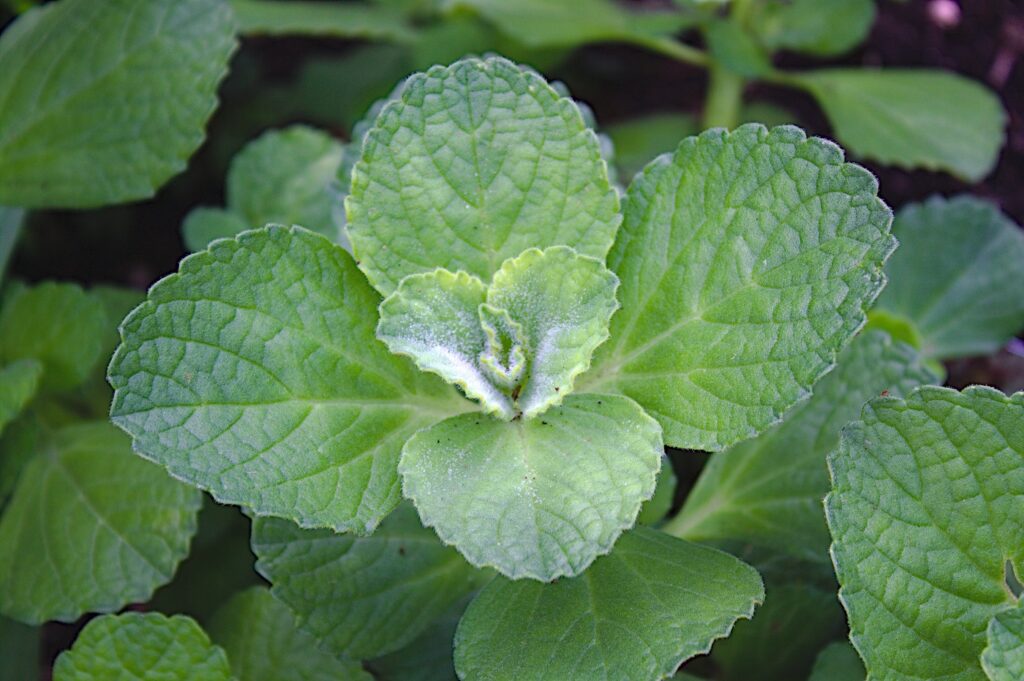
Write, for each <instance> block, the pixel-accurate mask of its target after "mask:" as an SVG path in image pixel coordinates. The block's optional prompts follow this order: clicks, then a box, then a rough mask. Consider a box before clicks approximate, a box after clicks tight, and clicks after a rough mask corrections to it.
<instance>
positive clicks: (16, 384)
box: [0, 359, 43, 433]
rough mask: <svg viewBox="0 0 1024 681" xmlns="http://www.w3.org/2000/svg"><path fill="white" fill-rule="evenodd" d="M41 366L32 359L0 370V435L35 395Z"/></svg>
mask: <svg viewBox="0 0 1024 681" xmlns="http://www.w3.org/2000/svg"><path fill="white" fill-rule="evenodd" d="M42 373H43V365H42V364H40V363H39V362H37V361H35V360H32V359H22V360H18V361H16V362H12V363H11V364H8V365H7V366H5V367H3V368H2V369H0V433H3V431H4V427H5V426H6V425H7V424H8V423H10V422H11V420H12V419H14V417H16V416H17V415H18V414H19V413H21V410H22V409H24V408H25V405H26V404H28V402H29V400H31V399H32V397H33V396H34V395H35V394H36V388H38V386H39V376H40V374H42Z"/></svg>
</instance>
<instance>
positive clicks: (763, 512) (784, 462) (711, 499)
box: [665, 331, 936, 572]
mask: <svg viewBox="0 0 1024 681" xmlns="http://www.w3.org/2000/svg"><path fill="white" fill-rule="evenodd" d="M935 378H936V377H935V376H934V375H933V374H932V373H931V372H930V371H929V370H928V369H926V368H925V367H924V366H923V365H922V360H921V357H920V356H919V355H918V354H917V353H916V352H914V351H913V350H912V349H911V348H909V347H908V346H906V345H904V344H902V343H893V342H892V341H890V340H889V337H888V336H887V335H886V334H884V333H881V332H878V331H873V332H869V333H863V334H861V335H859V336H857V338H855V339H854V340H853V342H852V343H850V345H849V347H847V348H846V350H844V351H843V352H842V354H840V355H839V359H838V362H837V365H836V368H835V370H834V371H833V372H832V373H830V374H829V375H827V376H825V378H823V379H821V382H820V383H818V385H816V386H815V388H814V394H813V395H811V397H810V399H808V400H807V401H806V402H804V403H803V404H800V405H797V406H796V407H795V408H794V409H793V411H792V412H791V413H790V414H789V416H787V417H786V420H785V421H783V422H782V423H781V424H779V425H778V426H776V427H775V428H773V429H771V430H769V431H767V432H765V433H762V434H761V435H759V436H758V437H756V438H754V439H753V440H748V441H746V442H741V443H739V444H737V445H735V446H733V447H731V448H729V449H728V450H726V451H724V452H721V453H719V454H716V455H714V456H712V457H711V460H710V461H709V462H708V464H707V465H706V466H705V467H704V470H703V471H701V475H700V478H698V480H697V484H696V485H695V486H694V488H693V491H691V492H690V494H689V496H687V498H686V503H685V504H684V506H683V509H682V511H680V513H679V515H678V516H676V517H675V518H674V519H673V520H672V521H670V522H669V523H668V524H667V525H666V526H665V531H666V532H669V533H671V534H674V535H676V536H678V537H682V538H683V539H689V540H691V541H709V540H710V541H718V542H723V541H734V542H739V543H742V544H753V545H754V546H757V547H759V548H762V549H765V550H767V551H770V552H772V553H773V554H785V555H788V556H791V557H794V558H797V559H800V560H805V561H810V562H812V563H818V564H821V565H824V566H827V571H828V572H831V561H830V559H829V555H828V545H829V541H830V540H829V535H828V528H827V527H826V526H825V517H824V514H823V513H822V505H821V501H822V499H824V498H825V494H827V493H828V491H829V488H830V484H829V479H828V466H827V464H826V462H825V461H826V457H827V456H828V454H829V453H830V452H832V450H833V449H835V447H836V445H837V444H838V443H839V430H840V429H841V428H842V427H843V426H845V425H846V424H847V423H849V422H850V421H853V420H855V419H856V418H857V416H858V415H859V414H860V410H861V407H863V406H864V403H865V402H867V401H868V400H870V399H871V398H873V397H878V396H879V395H880V394H883V393H885V392H888V393H889V394H892V395H894V396H896V397H899V396H902V395H904V394H906V393H909V392H910V391H911V390H913V389H914V388H916V387H917V386H919V385H921V384H924V383H932V382H935Z"/></svg>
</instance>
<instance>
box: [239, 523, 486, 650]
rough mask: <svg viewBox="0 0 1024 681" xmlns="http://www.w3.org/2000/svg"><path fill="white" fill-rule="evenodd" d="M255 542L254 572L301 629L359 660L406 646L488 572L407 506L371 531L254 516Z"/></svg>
mask: <svg viewBox="0 0 1024 681" xmlns="http://www.w3.org/2000/svg"><path fill="white" fill-rule="evenodd" d="M252 546H253V551H254V552H255V553H256V555H257V557H258V558H259V560H258V562H257V564H256V567H257V570H258V571H259V572H260V574H262V575H263V576H264V577H266V578H267V579H268V580H269V581H270V583H271V584H272V585H273V587H272V592H273V594H274V595H275V596H276V597H277V598H279V599H280V600H281V601H283V602H284V603H286V604H287V605H288V606H289V607H290V608H291V609H292V611H294V612H295V614H296V616H297V617H298V623H299V626H300V628H302V629H305V630H306V631H309V632H310V633H311V634H312V635H313V636H315V637H316V639H317V640H319V641H320V643H321V645H322V646H323V647H324V648H325V649H327V650H329V651H331V652H333V653H335V654H338V655H347V656H349V657H352V658H355V659H362V658H369V657H376V656H378V655H383V654H385V653H389V652H392V651H394V650H397V649H399V648H401V647H402V646H404V645H405V644H407V643H409V642H410V641H412V640H413V639H415V638H416V637H417V636H418V635H419V634H421V633H422V632H423V631H424V630H425V629H426V628H427V626H428V625H429V624H430V623H431V622H432V621H433V620H434V619H436V618H437V617H439V616H440V615H442V614H443V613H444V612H445V611H446V610H448V608H450V607H451V606H452V605H453V604H454V603H456V602H458V601H459V600H460V599H461V598H463V597H464V596H465V595H466V594H467V593H469V592H470V591H472V590H473V589H475V588H477V587H478V586H479V585H480V584H481V583H482V581H484V580H486V579H487V578H488V577H489V575H488V574H487V573H483V572H481V571H479V570H475V569H473V568H472V567H470V566H469V565H468V564H467V563H466V561H464V560H463V559H462V557H461V556H459V554H458V553H457V552H456V551H455V550H453V549H451V548H449V547H447V546H444V545H443V544H442V543H441V542H440V541H438V539H437V537H436V536H434V533H433V532H431V531H430V530H427V529H425V528H424V527H423V526H422V525H421V524H420V522H419V520H418V519H417V518H416V512H415V511H414V510H413V509H412V507H411V506H409V505H408V504H403V505H400V506H399V507H398V508H397V509H396V510H395V512H394V513H393V514H391V515H390V516H389V517H388V518H387V519H386V520H385V521H384V522H383V523H382V524H381V526H380V528H378V530H377V531H376V532H374V533H373V534H372V535H370V536H367V537H353V536H351V535H341V534H335V533H333V532H331V531H329V530H303V529H301V528H299V527H297V526H296V525H295V524H294V523H290V522H287V521H285V520H280V519H277V518H257V519H256V520H255V522H254V523H253V537H252Z"/></svg>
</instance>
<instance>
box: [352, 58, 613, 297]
mask: <svg viewBox="0 0 1024 681" xmlns="http://www.w3.org/2000/svg"><path fill="white" fill-rule="evenodd" d="M618 204H619V201H618V194H617V193H616V191H615V190H614V189H613V188H612V187H611V185H610V183H609V181H608V173H607V168H606V166H605V163H604V161H603V160H602V158H601V150H600V146H599V144H598V141H597V137H596V135H595V134H594V132H593V131H592V130H590V129H588V128H587V126H586V124H585V122H584V120H583V117H582V116H581V114H580V110H579V108H578V107H577V106H576V105H575V104H574V103H573V102H572V100H570V99H567V98H565V97H561V96H559V95H558V94H557V93H556V92H555V91H554V90H553V89H552V88H551V86H549V85H548V84H547V83H546V82H544V80H543V79H542V78H540V77H539V76H537V75H535V74H534V73H531V72H528V71H524V70H523V69H520V68H519V67H518V66H516V65H515V64H513V63H512V62H510V61H507V60H505V59H502V58H499V57H492V58H488V59H477V58H468V59H463V60H461V61H458V62H455V63H454V64H452V65H451V66H435V67H433V68H431V69H430V70H428V71H427V72H426V73H421V74H417V75H414V76H412V77H411V78H410V79H409V80H408V81H407V82H406V84H405V86H404V88H403V89H402V91H401V95H400V97H399V99H398V100H397V101H394V102H391V103H390V104H388V105H387V106H385V107H384V109H383V110H382V111H381V113H380V115H379V116H378V117H377V120H376V122H375V124H374V127H373V128H372V129H371V130H370V131H369V132H368V133H367V135H366V138H365V140H364V141H363V147H362V157H361V159H360V160H359V162H358V163H357V164H356V166H355V168H354V169H353V171H352V186H351V193H350V194H349V196H348V198H347V199H346V207H347V212H348V225H347V229H348V233H349V238H350V240H351V242H352V247H353V251H354V253H355V255H356V258H357V259H358V260H359V262H360V267H361V268H362V269H363V271H364V272H366V275H367V277H368V278H369V279H370V282H371V283H372V284H373V285H374V286H375V287H376V288H377V289H378V290H379V291H381V292H382V293H383V294H385V295H387V294H390V293H391V292H392V291H394V290H395V288H396V287H397V286H398V282H399V281H401V279H402V278H403V277H405V276H406V275H409V274H416V273H419V272H425V271H430V270H433V269H435V268H437V267H442V268H444V269H447V270H451V271H453V272H454V271H457V270H464V271H466V272H468V273H470V274H473V275H475V276H477V277H479V278H480V279H482V280H484V281H489V280H490V278H491V275H492V274H493V273H494V272H495V271H496V270H497V269H498V267H500V266H501V264H502V263H503V262H504V261H505V260H506V259H508V258H510V257H514V256H517V255H519V254H520V253H521V252H523V251H524V250H526V249H527V248H531V247H536V248H546V247H548V246H553V245H560V244H561V245H568V246H572V247H573V248H575V249H576V250H577V251H579V252H580V253H581V254H583V255H589V256H593V257H595V258H604V256H605V253H606V252H607V250H608V247H609V246H610V245H611V242H612V239H613V238H614V235H615V230H616V228H617V227H618V224H619V219H620V218H619V213H618V208H619V205H618Z"/></svg>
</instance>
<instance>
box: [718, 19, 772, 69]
mask: <svg viewBox="0 0 1024 681" xmlns="http://www.w3.org/2000/svg"><path fill="white" fill-rule="evenodd" d="M704 35H705V39H706V40H707V44H708V51H709V52H710V53H711V56H712V57H713V58H714V59H715V60H717V61H718V62H720V63H721V64H722V65H724V66H725V67H726V68H728V69H729V70H730V71H732V72H733V73H736V74H739V75H741V76H745V77H747V78H756V77H757V76H760V75H762V74H765V73H768V72H769V71H771V70H772V63H771V60H770V59H769V58H768V55H766V54H765V53H764V50H763V49H762V48H761V46H760V45H758V44H757V42H756V41H755V40H754V37H753V36H752V35H751V34H750V33H748V32H747V30H746V29H745V28H744V27H743V26H741V25H740V24H738V23H737V22H735V21H730V20H729V19H716V20H714V21H711V22H710V23H709V24H708V26H707V28H706V29H705V33H704Z"/></svg>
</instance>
